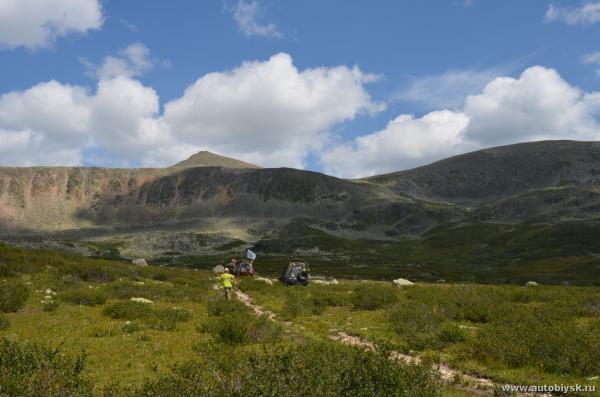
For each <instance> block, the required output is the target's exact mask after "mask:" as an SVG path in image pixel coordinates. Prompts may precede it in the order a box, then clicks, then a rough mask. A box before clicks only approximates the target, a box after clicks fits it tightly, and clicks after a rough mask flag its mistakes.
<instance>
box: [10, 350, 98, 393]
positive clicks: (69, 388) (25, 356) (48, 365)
mask: <svg viewBox="0 0 600 397" xmlns="http://www.w3.org/2000/svg"><path fill="white" fill-rule="evenodd" d="M84 364H85V355H84V354H80V355H78V356H76V357H71V356H69V355H66V354H65V353H63V352H62V351H61V349H60V348H48V347H44V346H41V345H37V344H24V343H17V342H13V341H8V340H6V339H3V340H1V341H0V390H1V393H2V395H3V396H81V397H83V396H91V395H92V385H91V383H90V382H89V381H88V380H87V379H86V378H84V377H83V376H82V371H83V368H84Z"/></svg>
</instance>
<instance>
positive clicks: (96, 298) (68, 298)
mask: <svg viewBox="0 0 600 397" xmlns="http://www.w3.org/2000/svg"><path fill="white" fill-rule="evenodd" d="M59 297H60V299H61V300H63V301H65V302H69V303H73V304H75V305H85V306H98V305H103V304H104V303H106V301H107V300H108V295H107V294H106V292H104V291H103V290H101V289H93V288H86V287H82V288H78V289H74V290H71V291H66V292H63V293H62V294H60V295H59Z"/></svg>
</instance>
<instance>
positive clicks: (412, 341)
mask: <svg viewBox="0 0 600 397" xmlns="http://www.w3.org/2000/svg"><path fill="white" fill-rule="evenodd" d="M389 321H390V322H391V324H392V327H393V329H394V331H396V332H397V333H398V335H400V336H401V337H402V339H403V340H404V341H405V342H406V344H407V346H408V348H410V349H415V350H424V349H437V348H440V347H442V345H443V344H444V343H443V339H442V337H441V329H442V328H441V327H442V323H443V322H444V317H443V316H442V314H441V313H440V311H439V310H436V309H435V308H434V307H432V306H428V305H426V304H424V303H421V302H412V301H411V302H409V303H401V304H398V305H396V306H394V307H393V308H392V309H391V310H390V312H389Z"/></svg>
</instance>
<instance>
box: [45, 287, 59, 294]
mask: <svg viewBox="0 0 600 397" xmlns="http://www.w3.org/2000/svg"><path fill="white" fill-rule="evenodd" d="M45 292H46V295H56V292H54V291H52V290H51V289H50V288H48V289H47V290H46V291H45Z"/></svg>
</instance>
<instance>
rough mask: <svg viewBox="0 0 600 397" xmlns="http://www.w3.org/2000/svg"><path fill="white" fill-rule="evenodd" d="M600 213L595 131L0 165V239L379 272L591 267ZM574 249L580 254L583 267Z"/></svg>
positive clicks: (599, 150) (597, 250) (429, 274)
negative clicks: (436, 146) (276, 156)
mask: <svg viewBox="0 0 600 397" xmlns="http://www.w3.org/2000/svg"><path fill="white" fill-rule="evenodd" d="M599 215H600V142H577V141H543V142H530V143H522V144H516V145H510V146H502V147H496V148H491V149H485V150H480V151H476V152H472V153H467V154H463V155H460V156H455V157H451V158H448V159H445V160H441V161H438V162H435V163H433V164H430V165H426V166H423V167H419V168H415V169H411V170H407V171H400V172H395V173H391V174H386V175H378V176H373V177H369V178H364V179H359V180H344V179H339V178H335V177H332V176H328V175H324V174H321V173H317V172H311V171H304V170H297V169H290V168H260V167H258V166H255V165H253V164H249V163H245V162H242V161H239V160H235V159H229V158H226V157H222V156H218V155H215V154H212V153H210V152H200V153H198V154H195V155H193V156H191V157H190V158H189V159H187V160H185V161H182V162H180V163H178V164H176V165H174V166H172V167H168V168H140V169H123V168H95V167H90V168H86V167H27V168H21V167H0V238H2V239H4V240H12V241H17V242H19V243H21V244H33V243H34V242H37V244H41V243H42V242H44V244H48V242H52V244H61V245H63V246H65V247H70V246H73V245H74V246H75V247H77V248H78V249H80V250H88V251H90V252H91V253H92V254H107V252H108V253H111V254H114V255H118V256H121V257H137V256H143V257H147V258H151V259H152V258H154V259H164V258H169V259H170V260H177V259H178V258H179V259H181V258H191V257H195V258H198V257H211V258H216V257H220V256H227V255H231V254H233V253H235V252H240V251H241V250H242V249H243V248H245V247H251V248H254V249H255V250H256V251H258V252H259V253H263V254H264V255H267V256H268V255H275V256H278V255H279V256H312V257H315V258H319V260H327V261H331V263H334V264H335V263H337V264H338V265H339V266H343V264H344V263H346V262H352V261H358V262H360V263H359V264H358V265H356V266H364V267H367V268H369V269H371V268H373V267H377V266H379V270H381V271H382V272H383V271H384V270H383V269H386V266H387V269H388V270H390V269H392V268H393V269H395V270H394V271H393V272H396V273H397V272H401V271H405V269H406V268H407V266H408V265H412V267H413V268H414V267H415V266H416V267H417V268H419V269H420V270H417V271H415V272H413V273H414V274H415V276H416V277H423V278H435V277H438V276H439V275H440V274H441V275H444V274H446V273H447V272H446V273H444V272H437V273H436V269H442V268H443V269H447V270H448V269H451V270H452V271H451V272H450V273H448V274H447V277H449V276H452V277H455V278H456V277H458V276H457V274H458V273H456V272H457V271H458V270H459V269H462V266H467V268H468V269H470V270H468V272H469V274H470V275H471V274H476V275H479V276H478V277H480V278H481V277H482V276H481V275H486V274H493V275H494V277H496V278H506V279H510V277H511V276H508V275H507V274H508V273H506V271H500V270H502V269H500V267H501V266H503V265H507V266H508V265H511V266H512V265H514V264H515V263H517V264H523V263H525V264H524V265H523V266H525V267H524V268H523V269H531V268H532V267H533V268H534V267H535V266H538V267H539V266H542V265H541V264H540V260H541V261H542V262H543V261H545V260H547V259H548V258H554V259H556V260H557V261H558V262H557V263H560V264H562V265H565V266H566V267H565V268H563V267H560V269H555V268H553V269H554V270H553V271H552V272H550V273H552V274H553V275H556V274H560V275H561V277H563V276H565V274H569V272H575V273H576V274H577V276H578V277H581V275H582V274H585V275H587V273H586V272H588V271H591V274H590V278H593V277H595V272H596V271H597V265H596V264H595V263H596V262H595V261H596V256H597V255H598V254H600V244H598V243H596V241H595V238H594V237H593V236H594V235H595V233H596V232H597V231H598V230H597V229H598V225H597V218H598V217H599ZM460 236H462V238H460ZM482 239H484V240H482ZM528 241H529V242H528ZM107 247H108V248H107ZM373 250H375V251H374V252H371V251H373ZM415 250H416V251H415ZM419 250H422V253H421V254H419V253H418V252H417V251H419ZM368 252H371V254H369V255H365V253H368ZM365 258H366V259H365ZM554 259H553V260H554ZM582 261H588V262H590V263H592V265H589V267H585V268H584V270H583V271H582V270H581V269H579V267H580V266H583V265H582V263H581V262H582ZM372 262H373V263H372ZM375 262H377V263H375ZM415 262H417V263H421V264H420V265H415ZM474 262H478V263H480V265H479V264H475V263H474ZM566 262H568V263H569V265H568V266H567V264H566ZM562 265H561V266H562ZM490 266H491V268H490ZM333 267H335V266H333ZM408 267H410V266H408ZM555 267H556V266H555ZM549 268H552V266H549ZM357 269H361V268H360V267H359V268H357ZM399 269H400V270H399ZM402 269H404V270H402ZM423 269H425V270H423ZM485 269H488V271H487V273H486V270H485ZM573 269H579V270H573ZM590 269H596V270H590ZM346 270H347V269H346ZM413 270H414V269H413ZM504 270H506V269H504ZM521 270H522V269H521ZM538 270H539V271H537V273H535V274H538V273H540V272H541V273H544V272H545V271H544V269H538ZM413 273H411V274H413ZM438 273H439V274H438ZM517 273H519V272H517ZM381 274H383V273H381ZM519 274H520V273H519ZM525 274H527V275H531V272H529V271H528V272H525ZM544 274H545V273H544ZM515 277H516V276H515ZM586 277H587V276H586ZM586 277H584V278H586ZM458 278H460V277H458ZM557 280H558V279H556V280H554V279H553V281H557Z"/></svg>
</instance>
